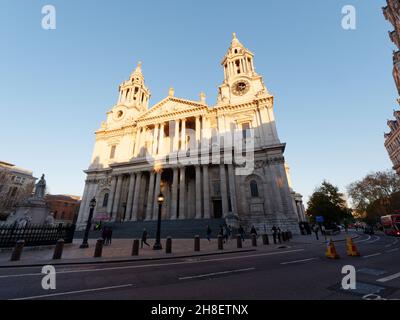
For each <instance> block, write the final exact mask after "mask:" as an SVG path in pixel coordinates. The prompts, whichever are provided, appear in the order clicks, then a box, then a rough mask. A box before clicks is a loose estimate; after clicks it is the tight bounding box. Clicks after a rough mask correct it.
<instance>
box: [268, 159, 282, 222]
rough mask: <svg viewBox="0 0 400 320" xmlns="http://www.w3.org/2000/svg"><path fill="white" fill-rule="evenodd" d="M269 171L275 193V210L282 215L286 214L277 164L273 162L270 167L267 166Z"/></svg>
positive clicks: (273, 199)
mask: <svg viewBox="0 0 400 320" xmlns="http://www.w3.org/2000/svg"><path fill="white" fill-rule="evenodd" d="M267 169H268V171H269V172H270V175H271V182H272V184H271V190H272V193H273V198H272V201H274V206H275V209H277V211H278V212H279V213H281V214H283V213H284V209H283V204H282V197H281V192H280V185H279V181H278V179H279V177H278V176H277V173H276V170H275V164H274V163H273V162H272V163H271V164H270V165H268V166H267Z"/></svg>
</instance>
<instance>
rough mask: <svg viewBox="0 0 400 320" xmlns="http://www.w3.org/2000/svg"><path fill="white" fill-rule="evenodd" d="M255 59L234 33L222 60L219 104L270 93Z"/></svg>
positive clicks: (246, 99)
mask: <svg viewBox="0 0 400 320" xmlns="http://www.w3.org/2000/svg"><path fill="white" fill-rule="evenodd" d="M253 60H254V54H253V53H252V52H251V51H250V50H248V49H247V48H245V47H244V46H243V45H242V44H241V42H240V41H239V39H238V38H237V37H236V33H233V38H232V42H231V46H230V47H229V49H228V52H227V53H226V55H225V57H224V59H223V60H222V62H221V65H222V66H223V68H224V82H223V84H222V85H221V86H220V87H219V92H218V105H226V104H238V103H242V102H246V101H252V100H254V99H255V98H256V97H259V96H260V95H262V94H267V93H268V92H267V89H266V87H265V85H264V82H263V80H262V77H261V76H259V75H258V74H257V73H256V71H255V69H254V62H253Z"/></svg>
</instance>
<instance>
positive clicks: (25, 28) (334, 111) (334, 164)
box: [0, 0, 397, 197]
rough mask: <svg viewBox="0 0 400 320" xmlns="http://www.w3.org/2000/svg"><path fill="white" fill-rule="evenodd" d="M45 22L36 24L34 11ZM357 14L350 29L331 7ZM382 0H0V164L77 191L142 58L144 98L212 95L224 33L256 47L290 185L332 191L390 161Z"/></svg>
mask: <svg viewBox="0 0 400 320" xmlns="http://www.w3.org/2000/svg"><path fill="white" fill-rule="evenodd" d="M46 4H52V5H54V6H55V7H56V10H57V29H56V30H55V31H45V30H43V29H42V28H41V19H42V14H41V8H42V6H43V5H46ZM347 4H352V5H354V6H355V7H356V9H357V30H355V31H345V30H343V29H342V27H341V19H342V14H341V8H342V6H344V5H347ZM384 5H385V1H384V0H380V1H365V0H345V1H339V0H337V1H336V0H329V1H319V0H302V1H279V0H259V1H234V0H229V1H227V0H219V1H214V0H209V1H205V0H202V1H184V0H169V1H122V0H117V1H105V0H102V1H97V0H86V1H78V0H68V1H66V0H63V1H58V0H47V1H34V0H31V1H25V0H0V41H1V50H0V112H1V113H0V114H1V117H0V135H1V137H2V138H1V145H0V146H1V153H0V159H1V160H4V161H8V162H12V163H15V164H16V165H18V166H22V167H26V168H29V169H31V170H33V171H34V175H35V176H36V177H40V175H41V173H43V172H44V173H45V174H46V177H47V182H48V185H49V188H50V192H51V193H68V194H77V195H80V194H81V193H82V191H83V186H84V179H85V177H84V173H83V170H84V169H86V168H87V167H88V165H89V161H90V157H91V153H92V148H93V143H94V131H95V130H96V129H97V128H98V127H99V125H100V123H101V121H104V120H105V113H106V111H108V110H109V109H110V107H111V106H112V105H113V104H115V102H116V99H117V96H118V92H117V88H118V85H119V84H120V83H121V82H122V81H123V80H125V79H127V78H128V77H129V75H130V73H131V71H132V70H133V69H134V68H135V66H136V62H137V61H138V60H141V61H143V72H144V75H145V79H146V83H147V85H148V87H149V88H150V89H151V92H152V99H151V104H152V105H153V104H155V103H156V102H158V101H159V100H160V99H162V98H164V97H165V96H166V95H167V92H168V88H169V87H170V86H173V87H174V88H175V94H176V95H177V96H179V97H183V98H188V99H196V100H197V99H198V94H199V92H200V91H205V92H206V94H207V101H208V103H209V104H213V103H214V102H215V100H216V92H217V86H218V85H219V84H220V83H221V81H222V79H223V70H222V68H221V67H220V64H219V63H220V61H221V58H222V57H223V56H224V54H225V52H226V50H227V48H228V46H229V44H230V40H231V34H232V32H233V31H235V32H237V34H238V37H239V39H240V41H241V42H242V43H243V44H244V45H245V46H246V47H248V48H249V49H250V50H251V51H252V52H253V53H255V66H256V70H257V71H258V73H260V74H261V75H263V77H264V81H265V83H266V85H267V87H268V89H269V91H270V92H272V93H273V94H274V95H275V113H276V118H277V125H278V130H279V134H280V138H281V140H282V141H284V142H286V143H287V149H286V153H285V155H286V160H287V162H288V163H289V165H290V167H291V173H292V178H293V182H294V187H295V189H296V190H297V191H298V192H300V193H302V194H304V196H305V197H308V196H309V195H310V194H311V193H312V191H313V189H314V188H315V187H316V186H317V185H318V184H320V183H321V181H322V180H323V179H328V180H329V181H331V182H332V183H334V184H336V185H338V186H339V187H340V188H341V189H342V190H344V187H345V186H346V185H347V184H349V183H350V182H352V181H353V180H355V179H359V178H361V177H362V176H364V175H365V174H367V173H369V172H370V171H373V170H382V169H388V168H390V167H391V163H390V161H389V159H388V156H387V153H386V150H385V149H384V146H383V142H384V140H383V133H384V131H387V127H386V120H387V119H388V118H391V117H392V112H393V108H395V107H396V101H395V100H396V98H397V95H396V89H395V85H394V82H393V79H392V76H391V72H392V61H391V60H392V56H391V52H392V50H393V48H394V47H393V45H392V44H391V42H390V40H389V38H388V30H389V29H390V25H389V24H388V23H387V22H386V21H385V19H384V17H383V15H382V11H381V7H382V6H384Z"/></svg>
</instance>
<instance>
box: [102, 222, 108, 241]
mask: <svg viewBox="0 0 400 320" xmlns="http://www.w3.org/2000/svg"><path fill="white" fill-rule="evenodd" d="M107 230H108V227H107V226H104V227H103V232H102V233H101V237H102V238H103V241H104V244H105V245H107V241H106V239H107Z"/></svg>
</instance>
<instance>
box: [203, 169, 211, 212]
mask: <svg viewBox="0 0 400 320" xmlns="http://www.w3.org/2000/svg"><path fill="white" fill-rule="evenodd" d="M203 198H204V203H203V206H204V218H205V219H210V218H211V214H210V180H209V178H208V166H203Z"/></svg>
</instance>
